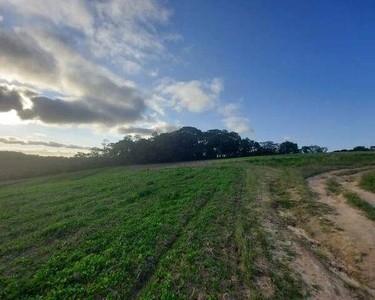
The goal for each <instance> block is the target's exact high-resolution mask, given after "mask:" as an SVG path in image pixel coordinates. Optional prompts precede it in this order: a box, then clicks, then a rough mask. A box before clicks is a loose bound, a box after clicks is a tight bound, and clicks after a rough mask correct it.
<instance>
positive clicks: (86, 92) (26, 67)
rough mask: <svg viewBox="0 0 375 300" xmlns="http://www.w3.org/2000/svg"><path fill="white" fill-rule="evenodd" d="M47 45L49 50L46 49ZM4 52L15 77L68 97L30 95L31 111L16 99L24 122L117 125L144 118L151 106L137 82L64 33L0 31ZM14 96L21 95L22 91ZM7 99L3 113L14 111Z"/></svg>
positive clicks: (7, 70) (1, 70) (0, 46)
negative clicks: (79, 49)
mask: <svg viewBox="0 0 375 300" xmlns="http://www.w3.org/2000/svg"><path fill="white" fill-rule="evenodd" d="M21 37H25V39H23V38H21ZM25 40H27V42H25ZM2 41H4V42H7V41H8V42H9V43H8V44H6V43H2ZM41 43H42V44H43V45H44V48H47V49H48V51H47V50H45V49H42V48H41V46H40V44H41ZM3 50H5V51H3ZM0 51H2V53H3V55H2V56H1V62H3V64H2V65H1V66H0V73H3V74H4V73H6V74H7V75H13V76H14V78H16V79H17V80H19V81H20V82H23V83H24V84H30V85H35V87H36V88H39V89H40V88H41V87H43V86H44V87H46V88H48V89H50V90H53V91H55V92H56V93H59V94H63V95H64V98H65V99H51V98H50V97H45V96H43V93H42V92H41V93H40V94H39V95H38V96H37V97H35V95H34V97H32V98H30V99H29V100H30V102H31V104H32V106H31V107H30V108H29V109H26V110H22V109H21V106H20V105H17V101H13V102H12V105H13V106H14V107H12V108H11V109H16V110H17V111H18V115H19V116H20V117H21V119H23V120H30V119H32V120H40V121H42V122H43V123H45V124H90V123H92V124H100V125H106V126H113V125H117V124H128V123H131V122H133V121H135V120H140V119H142V118H143V114H142V113H143V111H144V110H145V108H146V105H145V103H144V99H143V97H142V95H141V92H140V91H139V90H138V89H137V88H136V87H135V85H132V84H131V83H129V82H125V81H123V80H121V78H118V77H116V76H115V75H113V74H111V73H110V72H109V71H106V70H103V69H102V68H100V67H98V66H96V65H95V64H92V63H90V62H88V61H86V60H85V59H83V58H81V57H80V56H78V55H77V54H74V53H73V52H72V51H71V49H70V48H69V47H68V46H66V45H64V43H63V40H62V39H61V37H60V36H56V35H50V34H43V35H35V36H34V37H31V36H30V35H29V34H28V33H26V32H25V31H23V32H21V33H17V32H14V31H13V32H5V31H0ZM50 53H54V55H55V56H52V54H50ZM44 54H45V55H46V56H47V58H46V57H44ZM17 62H19V64H17ZM34 65H37V66H36V67H34ZM19 93H20V92H19ZM9 96H13V97H15V96H16V92H13V94H11V95H10V94H9V95H8V98H9ZM4 97H5V94H4V96H3V97H2V98H4ZM71 99H73V101H72V100H71ZM1 101H2V111H5V109H7V110H6V111H8V110H9V107H10V103H9V100H7V102H6V103H7V104H5V98H4V99H2V100H1ZM5 105H6V107H5Z"/></svg>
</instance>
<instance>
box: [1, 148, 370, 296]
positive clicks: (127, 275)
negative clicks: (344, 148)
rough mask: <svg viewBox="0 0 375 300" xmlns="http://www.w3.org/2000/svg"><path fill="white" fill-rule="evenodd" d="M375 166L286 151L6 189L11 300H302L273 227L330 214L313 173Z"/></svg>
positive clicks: (6, 271) (6, 283) (360, 157)
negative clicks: (311, 182) (312, 182)
mask: <svg viewBox="0 0 375 300" xmlns="http://www.w3.org/2000/svg"><path fill="white" fill-rule="evenodd" d="M371 164H375V155H374V154H369V153H364V154H356V153H352V154H350V155H349V154H326V155H294V156H291V155H285V156H272V157H261V158H260V157H253V158H242V159H231V160H217V161H213V162H210V163H209V164H205V165H202V166H199V165H198V166H192V167H175V168H160V169H150V170H147V169H146V168H144V169H143V170H137V169H131V168H122V167H119V168H106V169H97V170H90V171H82V172H76V173H69V174H61V175H54V176H46V177H36V178H32V179H28V180H18V181H8V182H2V183H1V184H0V229H1V230H0V298H1V299H71V298H75V299H187V298H201V299H203V298H204V299H222V298H225V297H229V298H232V299H243V298H246V295H248V294H250V295H251V296H252V298H253V299H302V298H304V297H305V296H306V295H307V290H306V289H307V288H306V286H305V284H304V282H303V280H302V278H301V277H300V276H299V275H298V274H297V273H296V272H295V271H294V270H293V268H292V267H291V266H290V265H289V260H291V259H293V257H294V256H295V253H294V252H293V251H291V250H288V249H287V250H285V252H286V254H287V255H286V257H288V260H286V261H284V260H283V259H281V258H280V257H278V255H276V254H275V253H278V251H279V250H278V249H279V248H280V245H279V244H278V240H277V238H276V237H275V236H273V235H272V234H270V233H269V229H267V228H266V227H265V224H267V223H269V220H272V222H274V224H276V225H275V226H281V228H283V227H285V226H284V224H283V223H284V222H285V223H286V225H292V226H295V225H298V224H299V225H301V226H303V224H305V223H306V220H308V219H309V218H310V217H311V216H322V215H324V214H325V213H327V212H328V211H329V208H327V207H326V206H324V205H323V204H321V203H319V202H317V201H313V195H311V193H310V191H309V189H308V185H307V182H306V180H305V178H306V177H307V176H308V175H311V174H316V173H320V172H324V171H326V170H331V169H337V168H346V167H353V166H365V165H371ZM296 200H298V201H296ZM366 209H367V208H366ZM280 212H288V216H289V214H290V216H291V217H285V218H280V216H279V213H280ZM278 222H280V224H278ZM264 279H266V280H267V282H268V291H266V290H265V288H264V285H262V284H259V282H260V280H264ZM267 295H268V296H267Z"/></svg>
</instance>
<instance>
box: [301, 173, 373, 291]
mask: <svg viewBox="0 0 375 300" xmlns="http://www.w3.org/2000/svg"><path fill="white" fill-rule="evenodd" d="M362 173H363V172H361V173H358V174H353V175H343V176H340V172H337V171H336V172H329V173H324V174H321V175H318V176H315V177H312V178H310V179H309V180H308V183H309V187H310V189H311V190H312V191H313V192H314V193H315V194H316V199H317V200H318V201H321V202H323V203H325V204H327V205H329V206H331V207H332V208H334V213H333V214H330V215H329V216H328V218H329V220H330V221H331V222H332V224H333V228H332V230H329V231H324V230H319V229H317V230H316V232H314V234H315V237H314V238H315V239H316V240H317V241H319V242H320V243H321V245H322V246H323V247H324V248H325V249H326V250H328V251H329V252H330V253H332V255H333V257H334V259H336V260H337V261H338V262H339V263H340V264H341V265H342V266H343V268H344V271H345V273H346V274H347V275H348V276H349V277H351V278H354V279H355V280H356V281H359V282H360V283H361V284H363V286H364V288H365V289H366V290H367V291H368V292H369V293H370V294H372V295H373V296H374V297H375V222H374V221H371V220H369V219H367V218H366V217H365V216H364V215H363V214H362V213H361V211H359V210H358V209H356V208H353V207H352V206H350V205H348V204H347V203H346V200H345V199H344V197H343V196H342V195H333V194H329V193H327V191H326V180H327V179H330V178H335V179H336V180H338V181H339V182H340V183H342V185H343V187H344V188H345V189H348V190H352V191H357V189H359V188H358V187H357V186H356V180H355V179H358V178H360V176H361V174H362ZM358 194H359V195H360V196H361V197H363V198H364V199H365V200H366V201H368V202H369V203H373V201H374V202H375V199H374V197H373V195H367V193H365V191H362V190H361V193H358ZM317 228H318V227H317Z"/></svg>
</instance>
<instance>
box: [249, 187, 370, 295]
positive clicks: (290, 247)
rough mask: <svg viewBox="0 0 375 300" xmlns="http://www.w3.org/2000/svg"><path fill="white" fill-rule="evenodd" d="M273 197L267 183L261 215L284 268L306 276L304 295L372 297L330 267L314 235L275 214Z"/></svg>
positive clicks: (266, 286) (264, 285) (265, 291)
mask: <svg viewBox="0 0 375 300" xmlns="http://www.w3.org/2000/svg"><path fill="white" fill-rule="evenodd" d="M259 186H262V184H260V185H259ZM271 201H272V200H271V198H270V196H269V194H268V192H267V188H266V187H264V186H263V187H262V188H261V192H260V194H259V195H258V201H257V203H258V205H260V206H262V208H261V209H259V208H258V209H259V213H257V215H258V217H259V218H261V219H263V220H262V227H263V230H264V231H265V232H266V235H267V237H268V239H269V240H270V241H272V247H273V251H272V253H273V257H274V258H275V259H276V260H278V261H280V263H281V265H284V267H285V269H284V271H285V270H288V271H289V272H290V273H289V274H290V276H291V277H292V278H295V276H297V277H300V278H301V279H302V281H303V283H304V285H303V287H302V290H303V295H304V296H305V297H306V298H307V299H317V300H341V299H369V298H367V297H366V296H364V297H363V293H361V292H358V291H357V290H355V289H350V288H348V285H346V284H345V283H347V282H350V280H342V277H341V276H339V275H340V274H337V273H336V271H335V270H333V269H332V268H330V266H329V265H328V264H327V263H326V261H324V260H322V259H320V258H319V257H317V256H316V254H315V253H314V252H313V251H312V248H314V247H315V248H319V245H318V244H317V243H316V242H315V241H314V240H312V239H310V238H309V237H308V235H307V234H306V232H304V231H303V230H302V229H299V228H296V227H292V226H287V227H286V226H285V223H284V222H282V221H281V220H280V219H279V217H278V216H277V215H275V212H276V210H269V209H267V208H268V207H270V206H271V205H270V204H271ZM251 209H254V208H251ZM273 271H274V270H273ZM297 274H298V275H297ZM265 278H266V277H263V278H261V279H263V280H259V282H261V287H260V290H261V291H262V294H263V295H266V297H265V298H267V297H268V296H267V295H272V292H270V291H272V288H270V284H267V280H265ZM259 282H257V284H259ZM352 285H354V286H355V285H356V284H355V283H354V284H352ZM271 298H272V297H271Z"/></svg>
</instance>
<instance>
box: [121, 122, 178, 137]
mask: <svg viewBox="0 0 375 300" xmlns="http://www.w3.org/2000/svg"><path fill="white" fill-rule="evenodd" d="M179 128H180V126H176V125H171V124H168V123H165V122H161V123H159V124H156V125H153V126H149V127H136V126H128V127H120V128H118V130H117V131H118V133H120V134H124V135H127V134H139V135H141V136H150V135H152V134H153V133H154V132H157V133H159V134H160V133H166V132H172V131H176V130H178V129H179Z"/></svg>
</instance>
